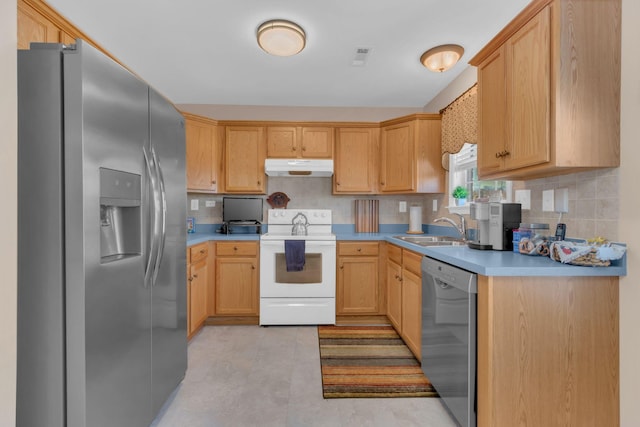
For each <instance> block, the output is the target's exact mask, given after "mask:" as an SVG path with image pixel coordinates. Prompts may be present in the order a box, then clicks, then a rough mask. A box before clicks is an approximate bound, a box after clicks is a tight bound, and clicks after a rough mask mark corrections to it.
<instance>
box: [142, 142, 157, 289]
mask: <svg viewBox="0 0 640 427" xmlns="http://www.w3.org/2000/svg"><path fill="white" fill-rule="evenodd" d="M142 153H143V155H144V161H145V163H146V165H147V174H148V176H149V183H150V187H151V195H152V198H153V204H152V206H151V209H153V213H152V214H151V215H149V217H150V218H149V219H150V221H151V227H150V228H151V230H152V231H151V233H150V236H149V237H148V238H149V239H150V243H149V254H148V258H147V262H146V266H145V269H144V287H145V288H147V287H149V285H150V284H151V280H152V278H153V269H154V268H155V265H156V259H157V254H156V252H157V250H158V244H157V240H158V233H157V228H158V218H157V217H158V210H159V209H158V191H157V187H158V184H157V182H156V181H157V174H156V165H155V161H154V159H153V157H152V156H150V155H149V153H148V152H147V149H146V147H143V148H142Z"/></svg>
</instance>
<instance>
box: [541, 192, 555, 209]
mask: <svg viewBox="0 0 640 427" xmlns="http://www.w3.org/2000/svg"><path fill="white" fill-rule="evenodd" d="M553 201H554V195H553V190H544V191H543V192H542V211H543V212H553Z"/></svg>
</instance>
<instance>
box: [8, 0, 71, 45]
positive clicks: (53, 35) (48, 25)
mask: <svg viewBox="0 0 640 427" xmlns="http://www.w3.org/2000/svg"><path fill="white" fill-rule="evenodd" d="M31 42H41V43H60V42H61V30H60V28H59V27H57V26H56V25H55V24H54V23H53V22H51V20H50V19H48V18H46V17H45V16H44V15H42V14H41V13H39V12H38V11H36V10H35V9H34V8H33V7H32V6H30V5H28V4H26V3H24V2H21V1H18V49H29V45H30V43H31Z"/></svg>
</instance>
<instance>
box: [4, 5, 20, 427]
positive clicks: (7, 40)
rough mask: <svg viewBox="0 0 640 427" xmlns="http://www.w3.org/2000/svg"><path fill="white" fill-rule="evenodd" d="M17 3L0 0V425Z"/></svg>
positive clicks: (11, 395)
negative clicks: (0, 203)
mask: <svg viewBox="0 0 640 427" xmlns="http://www.w3.org/2000/svg"><path fill="white" fill-rule="evenodd" d="M16 10H17V9H16V2H15V1H2V2H0V129H2V134H1V136H0V153H2V154H0V182H2V185H0V200H2V208H1V209H0V236H2V237H1V238H0V346H1V348H2V350H0V425H2V426H11V425H15V407H16V381H15V378H16V316H17V311H16V289H17V278H16V275H17V264H16V263H17V250H16V246H17V226H16V224H17V177H16V174H17V153H16V152H17V102H16V88H17V80H16V79H17V77H16V46H17V37H16V34H17V29H16V19H17V17H16Z"/></svg>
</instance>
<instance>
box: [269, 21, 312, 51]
mask: <svg viewBox="0 0 640 427" xmlns="http://www.w3.org/2000/svg"><path fill="white" fill-rule="evenodd" d="M257 37H258V45H260V47H261V48H262V50H264V51H265V52H267V53H269V54H271V55H276V56H292V55H295V54H297V53H298V52H300V51H301V50H302V49H304V45H305V41H306V35H305V33H304V30H303V29H302V28H301V27H300V26H299V25H298V24H296V23H294V22H291V21H285V20H283V19H274V20H271V21H267V22H264V23H262V24H260V26H259V27H258V32H257Z"/></svg>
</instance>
